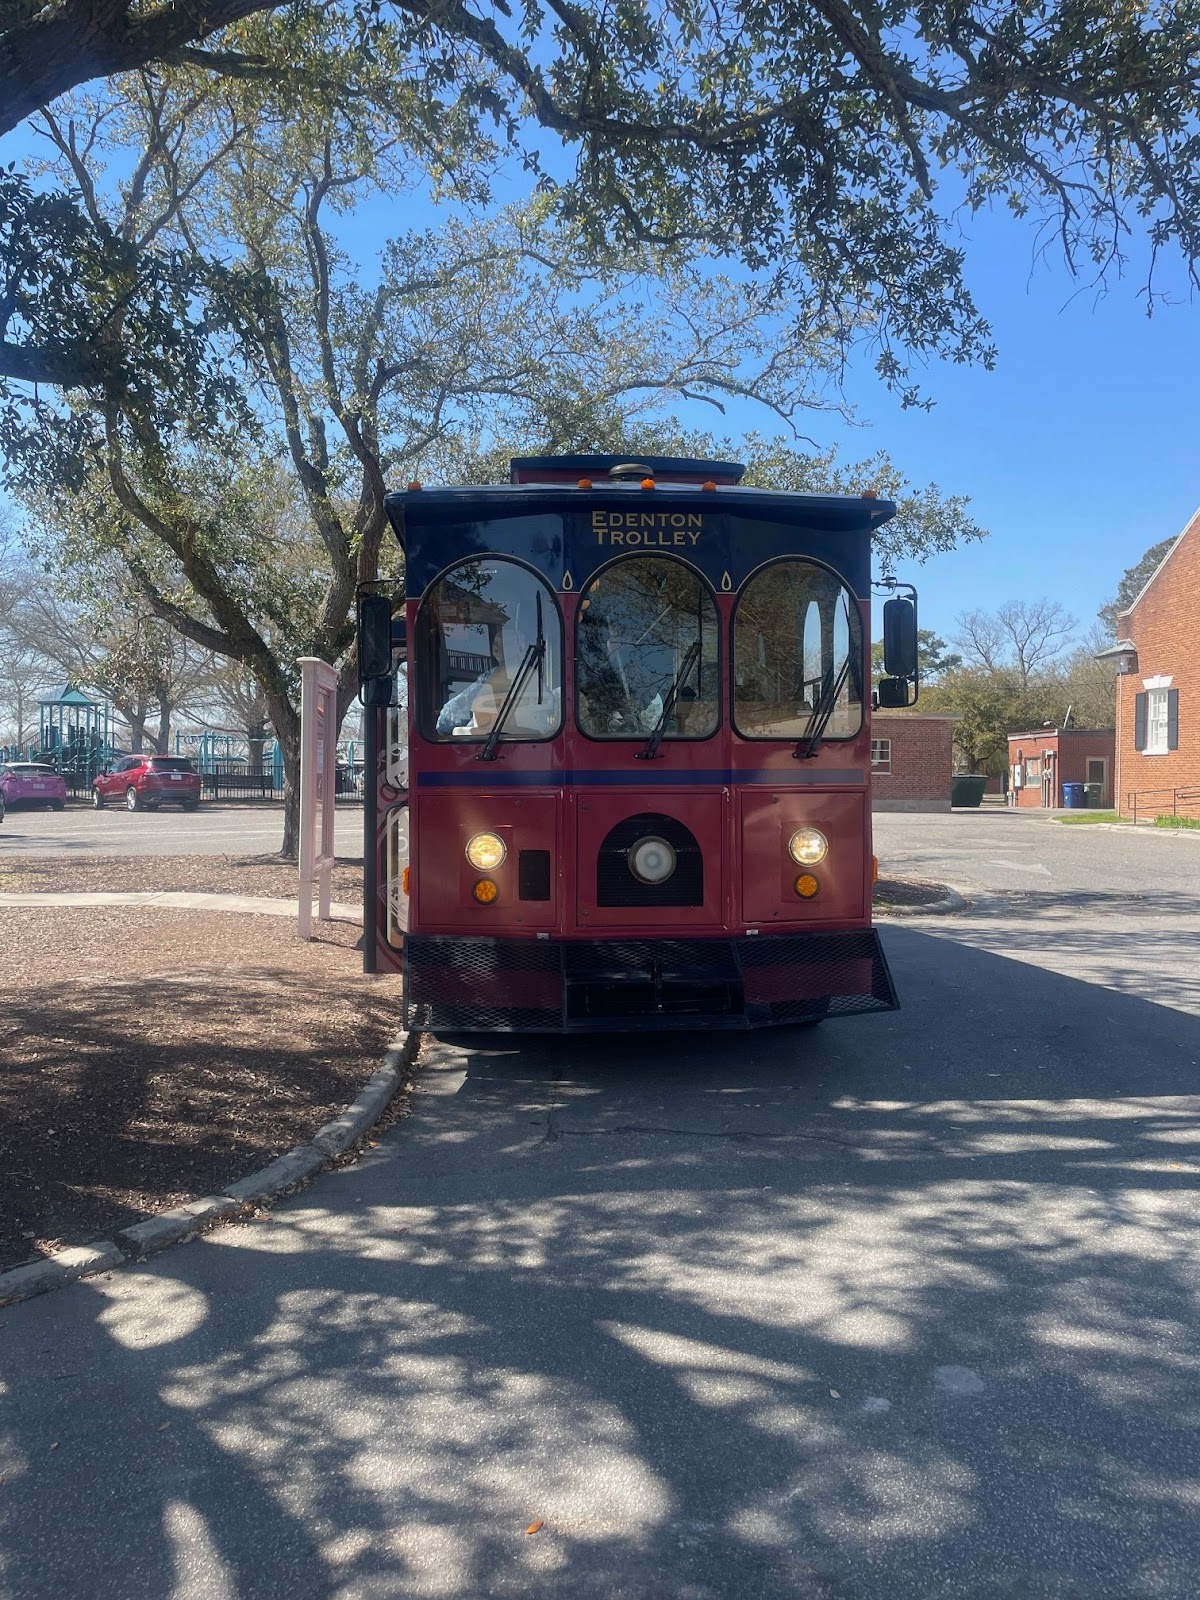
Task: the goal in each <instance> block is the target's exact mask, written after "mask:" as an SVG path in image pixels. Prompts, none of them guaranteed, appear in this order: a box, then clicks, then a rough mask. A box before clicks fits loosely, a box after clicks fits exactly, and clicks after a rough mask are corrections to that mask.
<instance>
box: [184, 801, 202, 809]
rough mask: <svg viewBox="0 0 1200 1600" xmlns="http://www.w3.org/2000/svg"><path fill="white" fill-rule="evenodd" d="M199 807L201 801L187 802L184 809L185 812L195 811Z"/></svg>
mask: <svg viewBox="0 0 1200 1600" xmlns="http://www.w3.org/2000/svg"><path fill="white" fill-rule="evenodd" d="M199 805H200V802H199V800H185V801H184V802H183V809H184V810H185V811H195V810H197V809H198V808H199Z"/></svg>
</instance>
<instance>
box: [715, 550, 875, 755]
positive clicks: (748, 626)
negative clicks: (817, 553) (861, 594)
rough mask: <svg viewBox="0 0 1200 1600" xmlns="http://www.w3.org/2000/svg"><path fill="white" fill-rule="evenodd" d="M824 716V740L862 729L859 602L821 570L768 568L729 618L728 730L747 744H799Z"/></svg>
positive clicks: (806, 565) (796, 563)
mask: <svg viewBox="0 0 1200 1600" xmlns="http://www.w3.org/2000/svg"><path fill="white" fill-rule="evenodd" d="M826 714H827V715H828V721H827V722H826V723H825V724H824V734H823V736H824V737H825V738H826V739H851V738H853V737H854V735H855V734H856V733H857V732H858V731H859V729H860V728H861V727H862V719H863V661H862V624H861V621H860V619H859V612H858V602H857V601H856V600H855V598H854V596H853V595H852V594H851V593H850V591H849V589H847V587H846V585H845V584H844V583H843V582H842V580H841V579H840V578H839V577H838V576H837V574H836V573H833V572H831V571H830V570H829V569H828V568H827V567H822V566H818V565H817V564H816V563H815V562H810V561H803V560H790V561H776V562H773V563H772V564H771V565H770V566H768V567H766V568H764V569H763V570H762V571H760V572H758V573H756V574H755V576H754V577H752V578H751V579H750V580H749V582H748V583H747V584H746V586H745V588H744V589H743V590H742V593H741V595H740V596H739V598H738V603H737V608H736V610H735V611H734V615H733V720H734V726H735V727H736V728H737V731H738V732H739V733H740V734H741V735H742V737H743V738H746V739H801V738H803V737H804V736H805V735H806V734H809V733H811V732H812V730H813V726H814V718H823V717H825V716H826Z"/></svg>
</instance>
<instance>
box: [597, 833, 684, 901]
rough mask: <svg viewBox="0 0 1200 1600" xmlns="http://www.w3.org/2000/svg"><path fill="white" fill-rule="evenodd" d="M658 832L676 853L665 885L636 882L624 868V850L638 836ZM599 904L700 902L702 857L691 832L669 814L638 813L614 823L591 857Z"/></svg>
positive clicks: (626, 851)
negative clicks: (594, 857) (595, 853)
mask: <svg viewBox="0 0 1200 1600" xmlns="http://www.w3.org/2000/svg"><path fill="white" fill-rule="evenodd" d="M652 836H657V837H658V838H660V839H665V840H666V841H667V843H668V844H669V845H670V846H671V848H672V849H673V850H674V851H675V855H676V858H677V859H676V864H675V871H674V872H673V873H672V874H671V876H670V877H669V878H668V879H667V881H666V882H665V883H639V881H638V880H637V879H636V878H635V877H634V875H633V873H632V872H631V871H630V870H629V852H630V850H631V849H632V848H633V846H634V845H635V844H637V842H638V841H639V839H648V838H650V837H652ZM596 904H597V905H598V906H702V905H703V904H704V858H703V856H702V855H701V854H700V846H699V845H698V844H697V843H696V840H695V838H694V837H693V835H692V833H691V830H690V829H688V828H685V827H684V825H683V823H682V822H676V820H675V818H674V817H664V816H661V815H659V813H658V812H655V811H643V812H640V813H639V814H638V815H637V816H636V817H626V818H625V820H624V822H618V823H617V825H616V827H615V828H613V829H612V831H611V832H610V833H609V835H608V837H607V838H606V839H605V841H604V843H603V844H602V845H601V846H600V854H599V855H598V857H597V858H596Z"/></svg>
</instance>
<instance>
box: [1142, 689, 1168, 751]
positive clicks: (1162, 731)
mask: <svg viewBox="0 0 1200 1600" xmlns="http://www.w3.org/2000/svg"><path fill="white" fill-rule="evenodd" d="M1169 692H1170V691H1169V690H1167V689H1147V690H1146V749H1145V754H1146V755H1148V756H1165V755H1166V753H1167V750H1168V749H1169V746H1168V744H1167V695H1168V694H1169Z"/></svg>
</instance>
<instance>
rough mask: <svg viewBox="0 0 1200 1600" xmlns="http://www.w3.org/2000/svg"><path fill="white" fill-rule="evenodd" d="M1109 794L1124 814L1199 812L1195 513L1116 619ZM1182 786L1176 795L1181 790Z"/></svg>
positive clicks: (1198, 540) (1199, 525)
mask: <svg viewBox="0 0 1200 1600" xmlns="http://www.w3.org/2000/svg"><path fill="white" fill-rule="evenodd" d="M1099 659H1107V660H1112V661H1114V662H1115V663H1116V667H1117V749H1116V780H1115V794H1116V801H1117V808H1118V810H1120V811H1121V812H1122V813H1123V814H1124V815H1126V816H1129V815H1131V814H1132V813H1133V811H1134V808H1135V805H1136V808H1137V811H1138V814H1139V815H1143V814H1144V815H1149V814H1152V813H1153V812H1155V811H1159V810H1166V811H1170V810H1172V809H1179V810H1180V811H1182V812H1185V813H1187V814H1191V815H1194V814H1195V813H1196V812H1197V811H1198V810H1200V511H1197V512H1196V514H1195V515H1194V516H1193V517H1192V520H1191V521H1190V522H1189V523H1188V525H1187V527H1186V528H1184V530H1183V532H1182V533H1181V534H1180V535H1179V537H1178V539H1176V541H1175V543H1174V544H1173V545H1172V546H1171V548H1170V549H1169V550H1168V551H1167V553H1166V555H1165V556H1164V557H1163V559H1162V560H1161V561H1160V562H1159V564H1158V566H1157V567H1156V568H1155V570H1154V572H1153V573H1152V574H1151V577H1150V580H1149V582H1148V583H1147V584H1146V587H1145V588H1144V589H1143V590H1142V592H1141V594H1139V595H1138V597H1137V599H1136V600H1135V601H1134V602H1133V604H1132V605H1131V606H1130V608H1129V610H1128V611H1126V612H1124V613H1122V615H1121V616H1120V617H1119V618H1118V619H1117V642H1116V644H1115V645H1114V646H1113V647H1112V649H1111V650H1106V651H1104V652H1103V653H1102V655H1101V657H1100V658H1099ZM1181 791H1182V793H1181Z"/></svg>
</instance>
